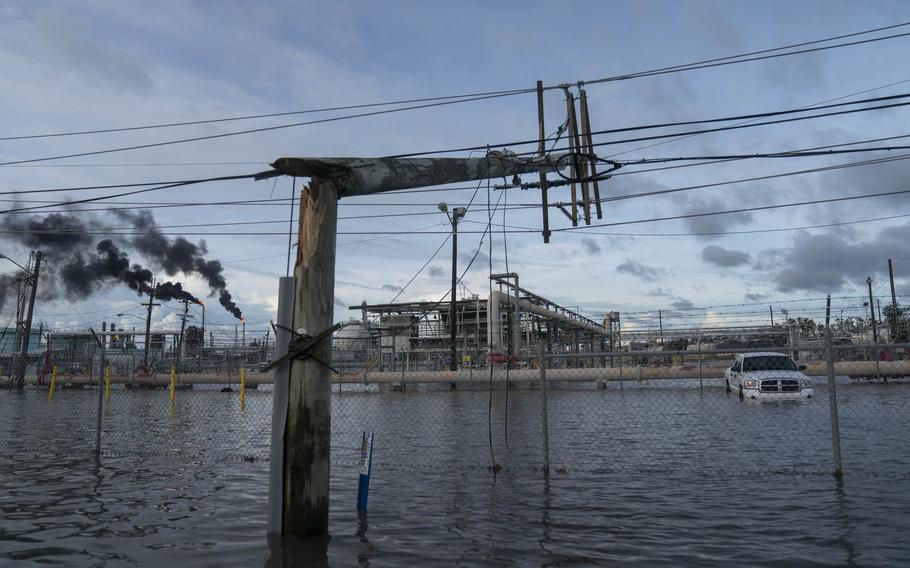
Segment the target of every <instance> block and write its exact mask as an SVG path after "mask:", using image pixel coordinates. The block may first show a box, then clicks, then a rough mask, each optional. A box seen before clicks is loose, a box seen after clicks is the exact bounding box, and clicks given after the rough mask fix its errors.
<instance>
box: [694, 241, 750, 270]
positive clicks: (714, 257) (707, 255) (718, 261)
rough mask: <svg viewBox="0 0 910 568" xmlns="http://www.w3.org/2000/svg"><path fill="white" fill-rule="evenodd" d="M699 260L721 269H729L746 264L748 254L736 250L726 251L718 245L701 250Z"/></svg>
mask: <svg viewBox="0 0 910 568" xmlns="http://www.w3.org/2000/svg"><path fill="white" fill-rule="evenodd" d="M701 259H702V260H704V261H705V262H708V263H710V264H715V265H717V266H720V267H722V268H730V267H733V266H739V265H741V264H746V263H748V262H749V254H748V253H745V252H742V251H738V250H731V249H726V248H724V247H721V246H718V245H708V246H706V247H705V248H703V249H702V251H701Z"/></svg>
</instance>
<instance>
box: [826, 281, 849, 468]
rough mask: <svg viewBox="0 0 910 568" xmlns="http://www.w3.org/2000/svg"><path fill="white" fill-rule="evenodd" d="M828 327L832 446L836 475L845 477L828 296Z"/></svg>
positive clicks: (827, 345)
mask: <svg viewBox="0 0 910 568" xmlns="http://www.w3.org/2000/svg"><path fill="white" fill-rule="evenodd" d="M827 311H828V316H827V318H826V319H828V325H826V326H825V344H826V347H827V349H826V359H827V362H828V406H829V408H830V409H831V444H832V447H833V449H834V475H835V476H836V477H842V476H843V475H844V463H843V460H842V458H841V451H840V421H839V420H838V416H837V385H836V382H835V380H834V348H833V346H832V345H831V325H830V314H831V296H828V310H827Z"/></svg>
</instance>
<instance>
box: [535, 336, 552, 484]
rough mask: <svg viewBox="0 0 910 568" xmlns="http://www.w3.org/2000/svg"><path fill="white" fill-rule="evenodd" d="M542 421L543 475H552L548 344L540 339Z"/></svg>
mask: <svg viewBox="0 0 910 568" xmlns="http://www.w3.org/2000/svg"><path fill="white" fill-rule="evenodd" d="M538 366H539V367H540V422H541V428H542V429H543V476H544V478H549V477H550V426H549V423H548V419H547V358H546V344H545V343H544V341H543V340H542V339H541V341H540V363H539V364H538Z"/></svg>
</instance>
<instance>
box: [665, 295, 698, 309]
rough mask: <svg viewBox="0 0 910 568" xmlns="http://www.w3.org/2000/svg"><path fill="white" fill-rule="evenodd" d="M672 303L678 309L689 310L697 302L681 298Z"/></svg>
mask: <svg viewBox="0 0 910 568" xmlns="http://www.w3.org/2000/svg"><path fill="white" fill-rule="evenodd" d="M670 305H671V306H673V307H674V308H676V309H677V310H689V309H692V308H694V307H695V304H693V303H692V302H691V301H690V300H686V299H685V298H679V299H678V300H676V301H675V302H673V303H672V304H670Z"/></svg>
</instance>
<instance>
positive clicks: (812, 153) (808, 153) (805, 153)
mask: <svg viewBox="0 0 910 568" xmlns="http://www.w3.org/2000/svg"><path fill="white" fill-rule="evenodd" d="M894 150H910V146H874V147H872V148H852V149H849V150H833V149H832V150H797V151H793V152H772V153H757V154H726V155H723V154H721V155H714V156H680V157H676V158H641V159H639V160H629V161H621V162H619V163H621V164H623V165H625V166H634V165H636V164H665V163H667V162H687V161H695V160H710V161H724V162H726V161H733V160H753V159H759V158H808V157H818V156H836V155H838V154H861V153H866V152H891V151H894ZM569 156H571V154H569Z"/></svg>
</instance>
